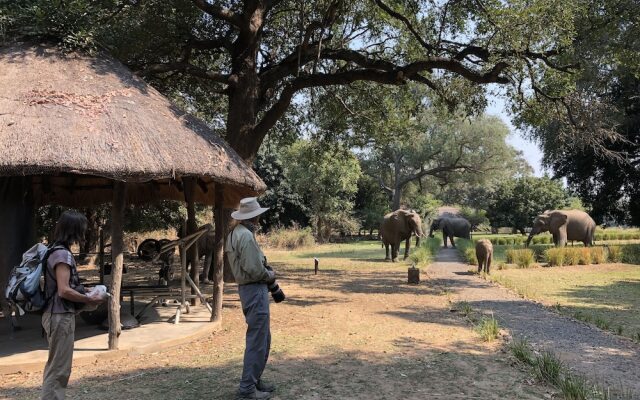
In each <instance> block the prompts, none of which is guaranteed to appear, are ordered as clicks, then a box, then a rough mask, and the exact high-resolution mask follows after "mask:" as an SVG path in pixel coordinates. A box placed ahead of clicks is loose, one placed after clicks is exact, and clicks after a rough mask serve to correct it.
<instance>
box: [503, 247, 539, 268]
mask: <svg viewBox="0 0 640 400" xmlns="http://www.w3.org/2000/svg"><path fill="white" fill-rule="evenodd" d="M505 254H506V258H507V263H509V264H516V265H517V266H518V267H520V268H529V267H530V266H532V265H533V263H534V262H535V253H534V252H533V250H531V249H509V250H507V251H506V253H505Z"/></svg>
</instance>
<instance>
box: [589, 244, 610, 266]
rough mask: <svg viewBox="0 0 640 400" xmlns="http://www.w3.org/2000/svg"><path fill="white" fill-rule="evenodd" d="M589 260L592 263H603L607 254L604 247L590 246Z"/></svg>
mask: <svg viewBox="0 0 640 400" xmlns="http://www.w3.org/2000/svg"><path fill="white" fill-rule="evenodd" d="M590 250H591V262H592V263H594V264H604V263H605V262H607V254H606V253H605V252H604V247H591V248H590Z"/></svg>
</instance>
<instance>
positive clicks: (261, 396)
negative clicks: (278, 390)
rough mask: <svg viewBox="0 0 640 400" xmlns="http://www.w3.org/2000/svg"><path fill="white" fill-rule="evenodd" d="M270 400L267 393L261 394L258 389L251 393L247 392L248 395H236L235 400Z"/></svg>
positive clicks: (269, 395) (269, 394)
mask: <svg viewBox="0 0 640 400" xmlns="http://www.w3.org/2000/svg"><path fill="white" fill-rule="evenodd" d="M270 398H271V393H269V392H262V391H260V390H258V389H256V390H254V391H253V392H249V393H238V394H236V400H240V399H260V400H266V399H270Z"/></svg>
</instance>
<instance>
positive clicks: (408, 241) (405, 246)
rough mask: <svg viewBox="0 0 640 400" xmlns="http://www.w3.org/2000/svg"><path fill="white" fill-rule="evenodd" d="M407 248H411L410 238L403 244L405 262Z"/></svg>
mask: <svg viewBox="0 0 640 400" xmlns="http://www.w3.org/2000/svg"><path fill="white" fill-rule="evenodd" d="M409 247H411V236H409V237H408V238H407V240H405V242H404V259H405V260H406V259H407V258H408V257H409Z"/></svg>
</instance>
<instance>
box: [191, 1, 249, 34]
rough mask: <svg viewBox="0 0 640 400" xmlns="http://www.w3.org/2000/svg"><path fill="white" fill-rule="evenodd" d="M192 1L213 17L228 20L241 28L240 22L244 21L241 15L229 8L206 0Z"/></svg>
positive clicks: (232, 24)
mask: <svg viewBox="0 0 640 400" xmlns="http://www.w3.org/2000/svg"><path fill="white" fill-rule="evenodd" d="M192 1H193V4H194V5H195V6H196V7H198V8H199V9H201V10H202V11H204V12H205V13H207V14H209V15H210V16H212V17H213V18H215V19H219V20H223V21H226V22H228V23H229V24H231V26H233V27H235V28H238V29H239V28H240V24H241V23H242V21H241V19H240V17H239V16H238V15H236V13H234V12H233V11H231V10H229V9H228V8H224V7H221V6H217V5H214V4H211V3H209V2H208V1H206V0H192Z"/></svg>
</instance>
